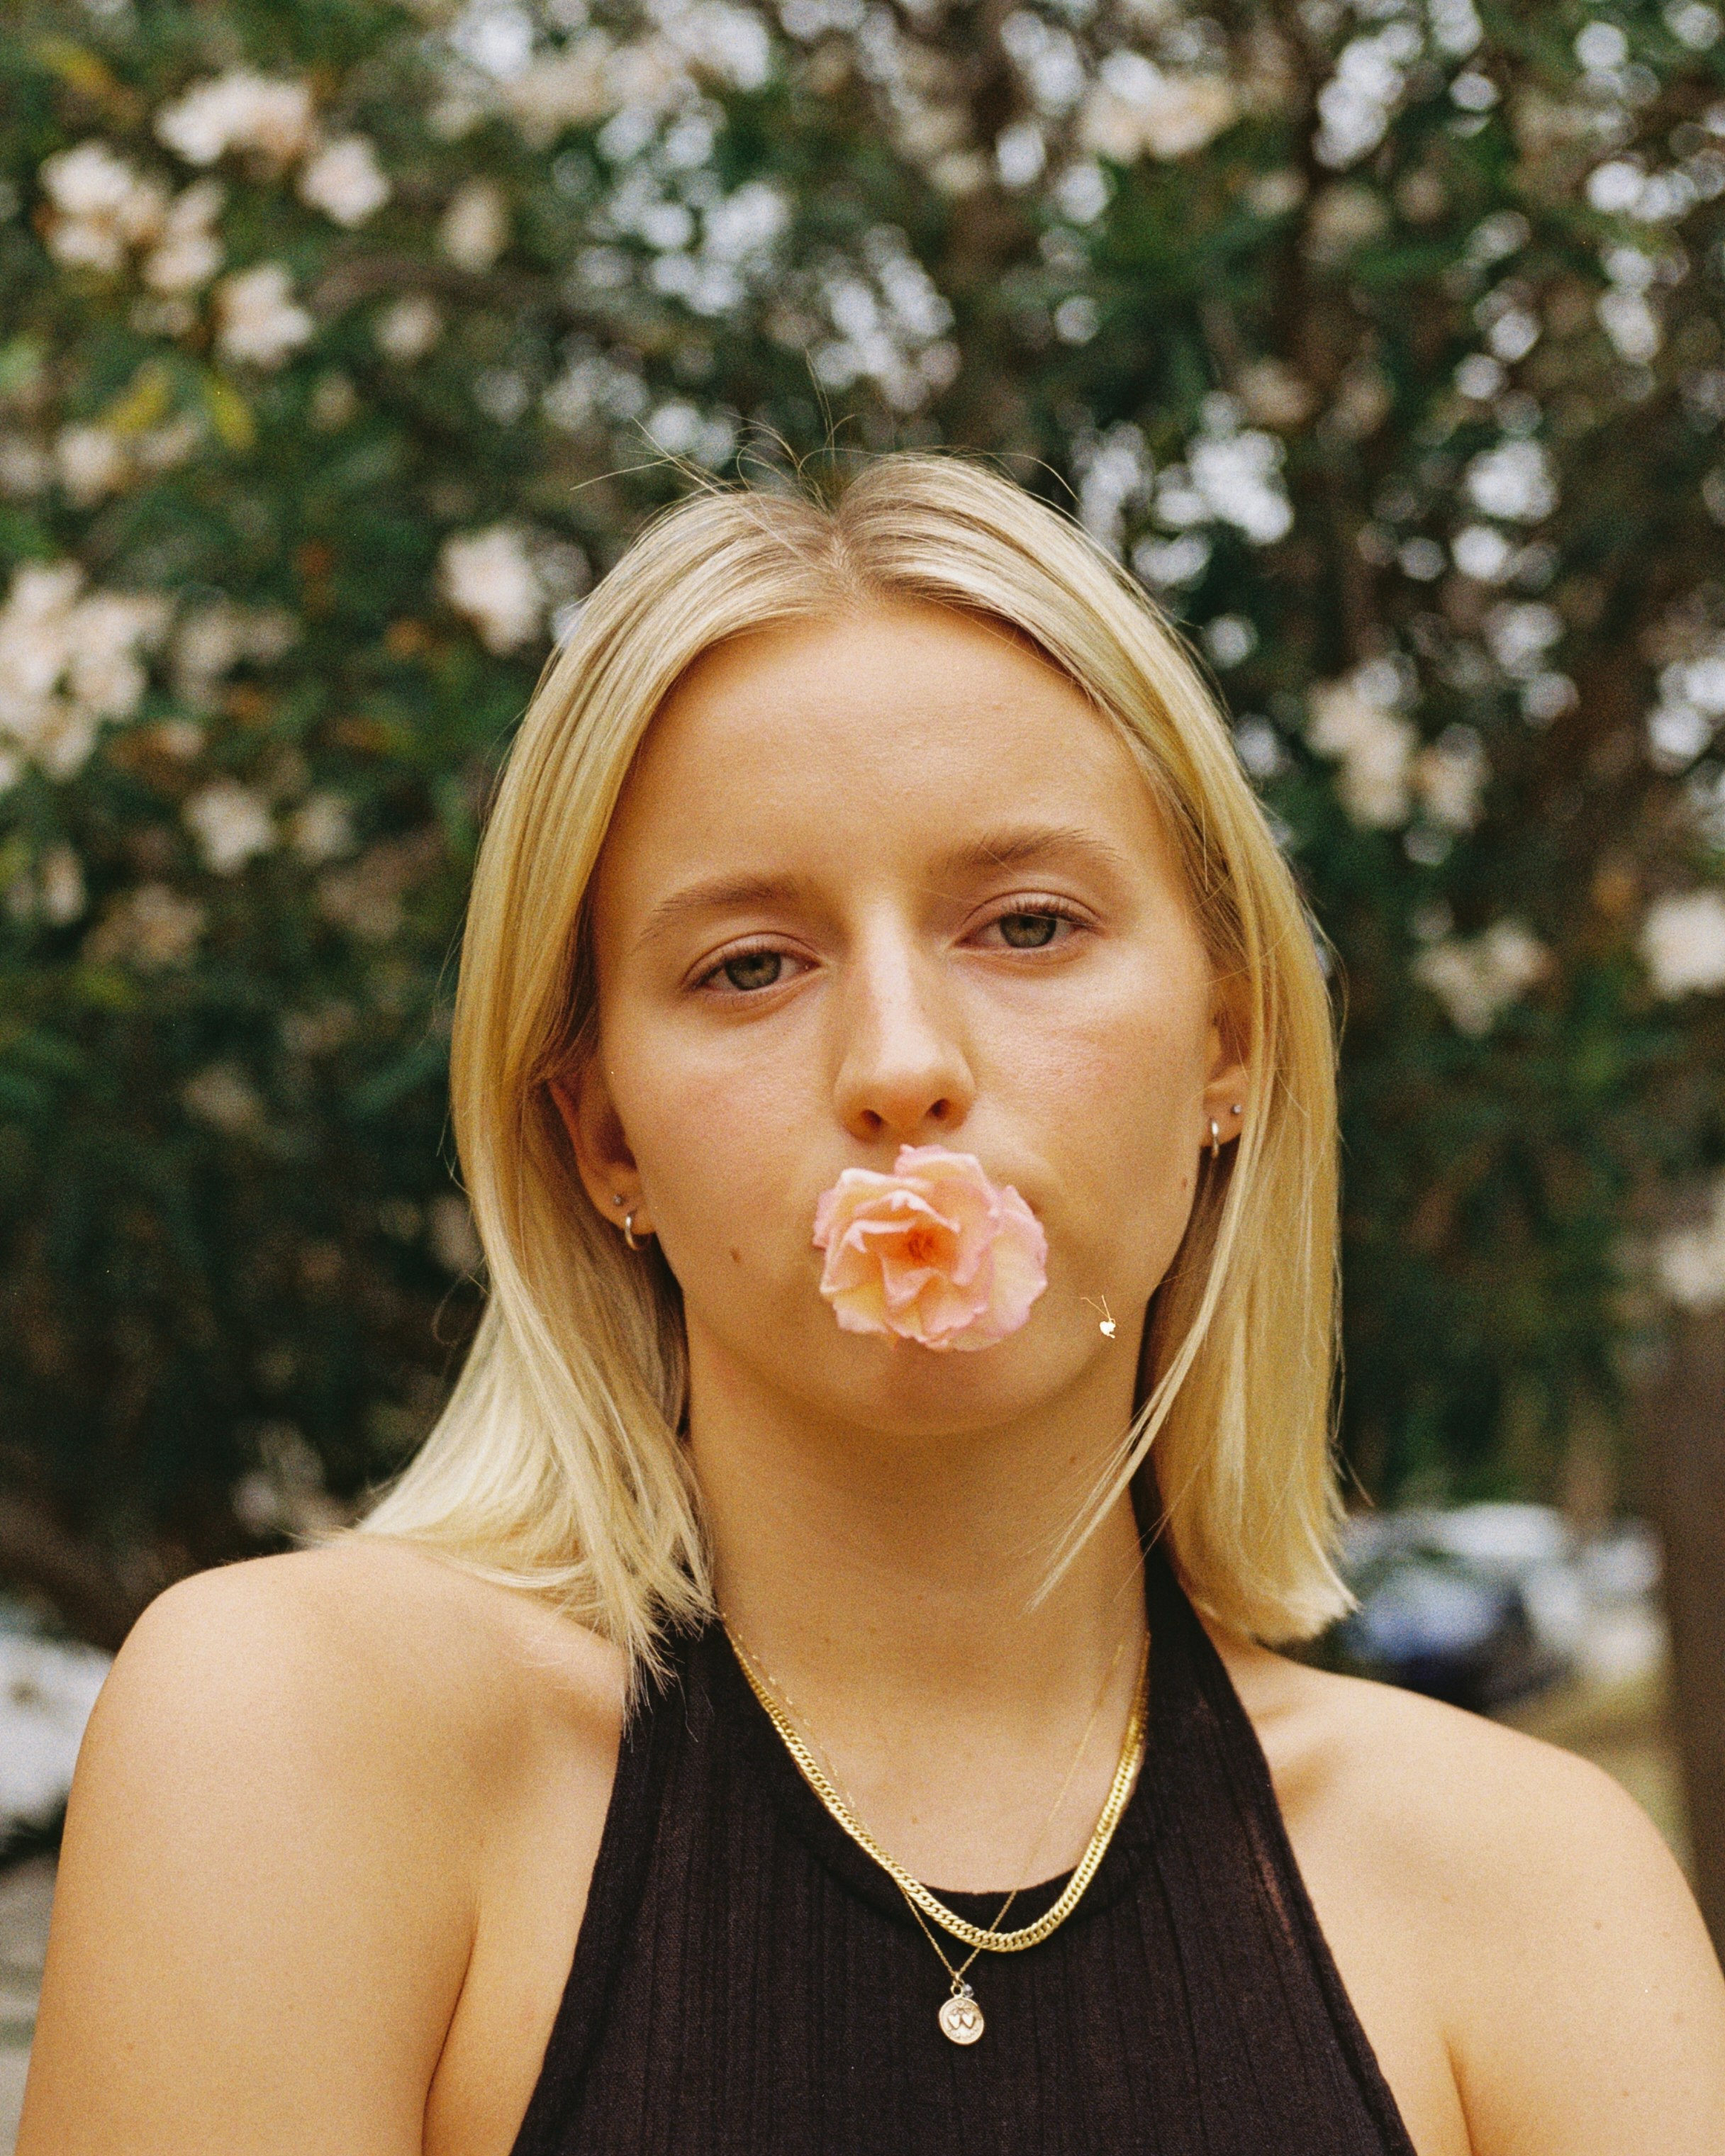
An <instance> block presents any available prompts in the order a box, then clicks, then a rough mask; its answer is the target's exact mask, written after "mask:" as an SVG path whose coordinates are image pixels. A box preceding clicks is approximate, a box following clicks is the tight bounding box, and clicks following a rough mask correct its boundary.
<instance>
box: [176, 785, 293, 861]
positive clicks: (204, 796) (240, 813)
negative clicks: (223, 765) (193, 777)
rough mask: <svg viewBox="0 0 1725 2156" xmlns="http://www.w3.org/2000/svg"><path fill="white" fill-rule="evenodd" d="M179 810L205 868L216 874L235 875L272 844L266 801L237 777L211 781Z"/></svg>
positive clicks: (273, 829)
mask: <svg viewBox="0 0 1725 2156" xmlns="http://www.w3.org/2000/svg"><path fill="white" fill-rule="evenodd" d="M180 813H181V814H182V816H183V817H184V819H185V820H186V824H187V827H188V829H190V830H191V832H192V834H193V837H194V838H195V839H197V841H198V848H199V850H200V851H201V852H202V853H203V860H204V865H205V867H206V868H208V869H209V870H211V871H212V873H213V874H214V875H234V874H236V873H237V871H238V870H240V869H243V868H244V866H245V865H246V863H247V862H248V861H249V860H252V859H253V858H254V856H255V855H259V854H266V853H268V852H269V850H270V848H271V847H272V846H273V845H274V844H275V824H273V823H272V822H271V820H270V810H269V807H268V804H267V803H265V802H264V799H263V798H262V797H261V795H259V794H257V793H254V792H253V791H252V789H251V788H250V787H249V786H242V785H241V784H240V783H239V780H238V779H234V778H218V779H213V780H212V782H211V783H210V784H209V785H208V786H206V787H205V788H203V790H202V792H200V793H194V794H193V796H192V798H191V799H190V800H189V801H187V803H186V804H185V806H184V808H182V810H181V812H180Z"/></svg>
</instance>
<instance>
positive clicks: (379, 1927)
mask: <svg viewBox="0 0 1725 2156" xmlns="http://www.w3.org/2000/svg"><path fill="white" fill-rule="evenodd" d="M621 1712H622V1671H621V1668H620V1666H619V1663H618V1661H617V1660H616V1658H615V1657H614V1655H612V1654H611V1653H610V1651H609V1650H608V1649H606V1648H605V1647H604V1646H603V1644H602V1643H601V1642H599V1641H598V1640H596V1639H594V1638H593V1636H592V1635H589V1634H588V1633H585V1632H583V1630H581V1629H580V1628H579V1627H578V1626H575V1625H571V1624H569V1623H568V1622H567V1620H563V1619H561V1618H559V1617H557V1615H555V1614H554V1613H552V1612H550V1611H548V1610H547V1609H542V1608H541V1607H540V1606H538V1605H536V1604H533V1603H531V1601H529V1600H528V1599H526V1598H525V1597H523V1596H521V1595H518V1594H513V1593H511V1591H510V1590H508V1589H503V1588H499V1587H495V1586H491V1585H490V1584H487V1583H485V1582H484V1581H481V1580H479V1579H477V1578H474V1577H473V1576H472V1575H470V1574H469V1573H465V1572H464V1571H462V1570H460V1569H459V1568H457V1567H455V1566H454V1565H453V1564H450V1563H445V1562H444V1561H443V1560H441V1559H439V1558H434V1557H432V1556H430V1555H429V1554H427V1553H423V1552H421V1551H419V1550H417V1549H414V1548H409V1547H408V1546H406V1545H403V1544H398V1543H387V1542H384V1541H382V1540H381V1539H380V1540H377V1541H372V1540H370V1539H367V1538H365V1537H357V1538H355V1539H353V1540H352V1541H349V1542H346V1543H341V1544H338V1545H336V1546H334V1547H332V1548H327V1549H323V1550H316V1551H306V1552H302V1553H296V1554H294V1555H290V1556H284V1557H276V1558H260V1559H254V1560H251V1561H248V1562H245V1563H239V1564H234V1565H231V1566H227V1567H224V1568H221V1569H219V1570H217V1571H213V1572H209V1573H201V1574H199V1575H198V1576H196V1577H195V1578H190V1579H187V1580H185V1581H183V1582H182V1583H181V1584H178V1585H177V1586H175V1587H173V1588H172V1589H169V1590H168V1591H167V1593H166V1594H163V1595H162V1596H160V1597H159V1598H158V1599H157V1600H156V1601H155V1602H154V1603H153V1604H151V1606H150V1608H149V1609H147V1610H146V1612H145V1613H144V1614H143V1616H142V1617H141V1619H140V1620H139V1621H138V1623H137V1625H136V1626H135V1627H134V1628H133V1630H132V1633H131V1636H130V1637H129V1638H128V1640H126V1645H124V1647H123V1648H122V1649H121V1652H120V1655H119V1656H118V1657H117V1659H116V1662H115V1666H114V1668H113V1670H112V1671H111V1672H110V1676H109V1678H108V1681H107V1683H106V1685H105V1686H104V1688H103V1691H102V1693H101V1696H100V1698H99V1699H98V1701H97V1703H96V1707H95V1712H94V1714H93V1715H92V1716H91V1717H90V1727H89V1729H88V1731H87V1732H86V1735H85V1743H84V1747H83V1749H82V1751H81V1753H80V1758H79V1764H78V1771H77V1775H76V1778H75V1779H74V1785H73V1792H72V1798H71V1802H70V1804H69V1810H68V1815H67V1825H66V1835H65V1841H64V1851H63V1854H62V1861H61V1868H60V1877H59V1887H58V1891H57V1895H56V1906H55V1912H54V1928H53V1932H52V1934H51V1937H50V1941H49V1962H48V1968H47V1970H46V1973H45V1977H44V1994H43V2003H42V2012H41V2018H40V2021H39V2034H38V2041H37V2046H36V2056H35V2058H34V2060H33V2065H32V2071H31V2081H30V2085H29V2090H28V2101H27V2104H26V2109H25V2114H24V2121H23V2129H22V2135H21V2139H20V2143H19V2148H20V2151H21V2156H36V2152H39V2151H45V2150H47V2149H49V2148H54V2150H55V2151H56V2152H57V2156H74V2152H75V2153H76V2156H81V2152H83V2151H85V2150H86V2149H88V2150H90V2151H95V2150H97V2149H101V2150H106V2149H109V2148H116V2149H117V2148H122V2147H123V2148H126V2149H128V2150H136V2151H137V2152H139V2156H146V2152H150V2151H153V2150H155V2149H157V2148H162V2149H167V2148H172V2147H179V2148H184V2147H187V2146H193V2145H197V2146H203V2145H209V2146H214V2145H217V2143H218V2141H220V2140H223V2138H224V2137H225V2138H226V2142H227V2145H231V2146H234V2147H240V2146H244V2147H246V2148H259V2149H263V2148H275V2147H277V2146H280V2148H284V2149H286V2148H300V2147H307V2146H311V2145H317V2146H324V2145H329V2146H349V2147H366V2148H373V2149H376V2150H377V2151H379V2152H380V2156H381V2152H386V2151H393V2150H396V2149H401V2150H403V2151H406V2150H408V2149H412V2150H414V2151H417V2150H418V2148H419V2147H420V2145H421V2142H420V2128H421V2124H422V2122H423V2117H424V2107H425V2101H426V2094H427V2090H428V2088H429V2085H430V2082H431V2079H432V2076H433V2075H434V2072H435V2071H436V2067H437V2064H438V2061H439V2055H440V2052H441V2051H442V2049H443V2046H444V2039H445V2036H446V2034H447V2031H448V2030H449V2024H450V2021H451V2018H452V2016H453V2015H454V2012H455V2010H456V2008H457V2006H458V2005H459V2001H460V1999H461V1996H462V1991H463V1986H464V1983H465V1979H466V1974H467V1971H468V1969H469V1965H470V1960H471V1958H472V1954H473V1950H474V1942H475V1933H476V1929H477V1928H478V1924H479V1921H480V1914H481V1910H482V1906H483V1904H484V1902H485V1892H486V1879H485V1861H486V1851H487V1850H488V1849H490V1847H492V1846H494V1845H495V1842H496V1841H497V1840H498V1838H499V1836H500V1835H505V1836H506V1834H507V1828H508V1820H509V1817H510V1815H511V1809H513V1808H516V1807H517V1806H518V1805H519V1804H522V1803H526V1802H528V1801H531V1792H532V1790H533V1789H534V1787H535V1777H536V1775H537V1776H540V1777H543V1776H544V1775H546V1774H547V1773H555V1774H558V1775H560V1776H561V1778H562V1779H561V1783H560V1786H562V1787H565V1788H568V1789H572V1790H573V1791H574V1792H575V1799H574V1800H575V1801H576V1802H578V1803H579V1802H585V1803H586V1804H587V1805H588V1808H589V1809H594V1810H595V1811H596V1812H597V1811H598V1810H599V1809H602V1808H603V1801H604V1794H605V1792H606V1790H607V1789H608V1782H609V1774H610V1762H611V1760H612V1759H613V1758H614V1753H615V1748H616V1742H617V1732H618V1727H619V1722H620V1717H621ZM583 1763H586V1765H587V1767H588V1769H589V1770H590V1771H588V1772H586V1773H583V1772H582V1771H581V1768H582V1765H583ZM97 2066H100V2067H101V2069H102V2071H100V2072H97V2071H95V2068H96V2067H97Z"/></svg>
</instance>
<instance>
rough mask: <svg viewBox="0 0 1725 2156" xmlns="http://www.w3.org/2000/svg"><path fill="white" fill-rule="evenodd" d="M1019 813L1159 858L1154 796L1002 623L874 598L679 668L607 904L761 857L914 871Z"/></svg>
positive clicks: (614, 847) (608, 862)
mask: <svg viewBox="0 0 1725 2156" xmlns="http://www.w3.org/2000/svg"><path fill="white" fill-rule="evenodd" d="M1029 818H1034V819H1035V820H1037V821H1038V822H1047V823H1049V824H1059V825H1062V826H1065V827H1069V828H1084V829H1090V830H1091V831H1093V832H1094V833H1095V834H1096V836H1097V837H1098V838H1101V839H1105V840H1108V841H1110V842H1111V843H1112V844H1113V845H1115V846H1116V847H1117V849H1119V850H1122V852H1124V853H1127V854H1128V855H1138V856H1142V857H1144V858H1145V859H1146V860H1147V864H1148V862H1149V860H1150V859H1151V858H1152V857H1154V858H1155V859H1156V860H1158V862H1161V861H1162V860H1163V834H1162V830H1161V824H1160V818H1159V816H1158V811H1157V808H1156V804H1155V802H1154V799H1153V795H1152V793H1151V791H1150V788H1149V786H1148V784H1147V782H1146V780H1145V778H1144V777H1143V774H1142V772H1141V770H1140V769H1139V767H1138V766H1137V763H1136V762H1135V761H1134V760H1133V757H1132V754H1131V752H1130V751H1129V750H1128V749H1127V746H1126V744H1125V742H1123V741H1122V738H1121V735H1120V731H1119V730H1118V728H1117V726H1116V725H1115V724H1114V722H1113V721H1111V720H1109V719H1107V718H1106V717H1105V716H1102V715H1101V714H1100V713H1098V712H1097V711H1096V710H1095V709H1094V707H1093V706H1091V703H1090V701H1089V700H1088V698H1087V697H1086V696H1085V695H1084V693H1083V691H1082V690H1080V689H1079V688H1078V687H1077V686H1076V685H1075V684H1074V683H1073V682H1072V681H1070V680H1068V679H1067V677H1066V676H1065V675H1064V674H1062V673H1061V672H1060V670H1058V669H1057V668H1055V666H1053V665H1050V663H1049V662H1048V661H1046V660H1044V659H1042V658H1041V657H1040V656H1039V655H1038V654H1036V652H1035V651H1034V649H1032V648H1031V647H1030V645H1029V643H1028V641H1027V640H1026V639H1024V638H1022V637H1021V636H1019V635H1018V634H1015V633H1014V631H1012V630H1010V629H1008V628H1006V627H1004V625H1002V624H998V623H995V622H993V621H989V620H986V619H978V618H974V617H972V616H969V615H967V614H963V613H958V612H957V611H955V610H953V609H951V608H942V607H937V606H932V605H926V604H922V603H916V602H897V601H894V602H882V603H875V604H871V605H870V606H867V607H864V608H857V609H855V610H853V611H849V612H846V613H842V614H838V615H834V616H832V617H827V618H822V619H815V620H809V621H800V622H796V623H792V624H786V625H783V626H781V627H775V628H773V629H763V630H758V631H754V632H752V633H750V634H747V635H744V636H739V637H736V638H733V639H730V640H729V641H728V642H726V643H725V644H721V645H718V646H716V647H715V648H714V649H712V650H711V651H709V652H707V653H706V654H703V656H702V657H701V659H700V660H698V661H697V662H696V664H695V665H693V666H692V667H691V669H690V670H689V671H688V672H687V673H686V674H685V675H684V676H683V678H682V680H680V682H679V684H678V685H677V686H676V688H675V690H673V691H672V693H671V695H670V696H669V697H668V698H667V699H666V701H665V703H664V705H663V706H661V707H660V710H659V711H658V712H657V713H656V714H655V716H654V719H653V721H652V723H651V725H650V726H649V728H648V731H647V735H646V737H645V739H644V742H643V744H642V747H641V749H640V752H639V755H638V757H637V758H636V762H635V765H634V769H633V770H632V772H631V773H630V776H629V783H628V784H627V786H626V787H625V788H624V794H623V798H622V799H621V801H620V802H619V806H618V810H617V814H616V815H615V817H614V819H613V823H612V828H611V832H610V834H609V836H608V839H607V842H606V847H605V858H604V860H603V862H602V865H601V874H600V879H599V881H600V891H599V903H600V907H601V911H602V912H603V911H609V910H610V908H611V906H612V904H613V903H614V901H624V900H626V897H627V896H629V894H635V895H639V896H648V895H649V894H648V892H647V889H646V887H647V886H649V885H653V886H658V885H662V884H663V883H664V882H665V880H668V879H669V878H670V877H672V876H679V877H680V876H682V875H688V874H691V873H699V872H701V871H702V870H708V869H715V868H722V869H734V868H736V867H738V866H743V867H755V866H763V865H768V857H769V856H770V857H773V859H776V860H784V859H786V858H787V857H788V856H792V855H795V856H798V860H797V862H796V865H797V866H798V868H799V869H805V868H807V867H809V866H810V865H820V866H822V867H824V868H825V869H826V870H829V871H830V870H834V869H836V868H837V867H838V866H839V865H843V864H849V865H850V866H852V867H853V868H854V867H856V866H860V865H863V864H865V863H866V864H868V865H872V866H875V867H880V868H885V867H887V866H889V865H904V866H906V867H910V868H911V869H914V866H915V864H916V860H917V859H918V858H927V857H931V856H932V855H936V854H939V853H944V852H947V851H948V850H950V849H951V848H952V846H953V844H955V843H959V844H962V843H963V840H964V839H965V838H966V837H967V836H968V835H969V834H972V833H973V832H982V831H986V830H988V829H998V828H1000V827H1002V826H1003V825H1004V824H1009V823H1010V824H1022V823H1023V822H1024V821H1025V820H1026V819H1029ZM740 856H741V857H746V858H742V859H739V857H740ZM721 857H722V858H721Z"/></svg>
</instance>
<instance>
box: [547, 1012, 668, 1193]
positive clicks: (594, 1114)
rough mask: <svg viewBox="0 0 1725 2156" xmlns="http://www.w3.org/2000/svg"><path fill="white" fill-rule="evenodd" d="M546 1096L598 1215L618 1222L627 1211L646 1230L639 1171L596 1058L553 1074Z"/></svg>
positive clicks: (601, 1067) (584, 1187) (591, 1056)
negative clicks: (566, 1072)
mask: <svg viewBox="0 0 1725 2156" xmlns="http://www.w3.org/2000/svg"><path fill="white" fill-rule="evenodd" d="M551 1097H552V1100H553V1101H556V1103H557V1113H558V1114H559V1115H560V1116H562V1119H563V1128H564V1129H565V1130H566V1131H567V1132H568V1133H569V1146H570V1149H571V1151H572V1152H573V1153H574V1155H575V1166H576V1168H577V1170H578V1173H579V1174H580V1177H581V1182H582V1187H583V1189H585V1191H586V1192H587V1194H588V1197H589V1198H590V1199H592V1200H593V1204H594V1205H595V1206H596V1207H597V1208H598V1212H599V1214H600V1215H601V1217H602V1218H603V1219H606V1220H608V1221H609V1222H610V1223H611V1224H612V1225H613V1226H614V1227H620V1226H621V1225H622V1224H623V1222H624V1219H626V1218H627V1217H628V1216H629V1215H630V1214H633V1215H634V1223H635V1230H634V1231H635V1233H636V1235H651V1234H652V1232H653V1225H652V1223H651V1221H650V1220H649V1219H647V1218H646V1217H645V1209H644V1205H643V1204H642V1199H641V1177H640V1171H639V1169H638V1168H636V1166H635V1158H634V1154H633V1153H632V1152H630V1151H629V1141H628V1140H627V1138H626V1137H624V1132H623V1123H622V1120H621V1118H620V1117H619V1115H618V1113H617V1109H616V1106H615V1105H614V1102H613V1101H612V1099H611V1091H610V1088H609V1086H607V1084H606V1083H605V1073H604V1070H603V1066H602V1065H601V1064H600V1061H599V1059H598V1056H597V1055H589V1056H588V1057H587V1059H586V1060H585V1061H584V1062H583V1064H582V1065H581V1066H580V1068H579V1069H578V1070H574V1071H572V1072H570V1073H569V1075H567V1077H563V1078H555V1079H553V1080H552V1084H551Z"/></svg>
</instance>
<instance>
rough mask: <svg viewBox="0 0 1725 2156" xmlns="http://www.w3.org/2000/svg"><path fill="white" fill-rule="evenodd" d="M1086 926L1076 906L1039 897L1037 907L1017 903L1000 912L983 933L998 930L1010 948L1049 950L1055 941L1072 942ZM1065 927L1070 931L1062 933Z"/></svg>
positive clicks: (1013, 949) (1003, 941) (1006, 945)
mask: <svg viewBox="0 0 1725 2156" xmlns="http://www.w3.org/2000/svg"><path fill="white" fill-rule="evenodd" d="M1084 925H1085V924H1084V922H1083V921H1082V920H1081V918H1080V917H1079V916H1078V913H1077V911H1076V909H1075V908H1073V907H1070V906H1063V905H1061V904H1060V902H1059V901H1057V900H1055V899H1039V900H1038V901H1036V903H1035V904H1034V906H1014V907H1013V909H1012V911H1010V912H1009V913H997V914H996V915H995V916H994V918H993V920H992V921H988V923H987V924H986V926H985V928H984V931H983V932H984V934H991V933H993V931H995V930H997V929H998V930H999V933H1000V942H1001V943H1002V944H1004V946H1005V947H1006V948H1007V949H1008V950H1009V951H1046V950H1048V949H1049V948H1050V947H1051V946H1053V945H1054V944H1056V943H1061V942H1070V940H1071V935H1072V934H1073V933H1076V932H1077V931H1078V930H1080V929H1081V928H1082V927H1084ZM1063 929H1065V931H1067V932H1068V933H1067V934H1065V935H1062V933H1061V931H1062V930H1063ZM997 948H998V946H997Z"/></svg>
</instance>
